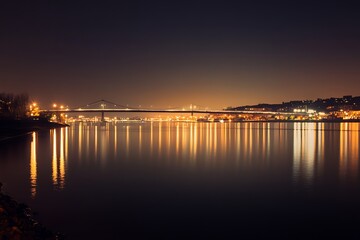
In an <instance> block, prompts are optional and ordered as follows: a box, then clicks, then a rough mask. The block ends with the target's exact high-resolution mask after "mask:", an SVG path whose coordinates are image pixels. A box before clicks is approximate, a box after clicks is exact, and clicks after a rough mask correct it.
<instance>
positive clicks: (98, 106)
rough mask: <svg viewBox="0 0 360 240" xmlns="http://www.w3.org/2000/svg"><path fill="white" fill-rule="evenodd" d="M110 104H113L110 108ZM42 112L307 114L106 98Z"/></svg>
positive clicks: (102, 115)
mask: <svg viewBox="0 0 360 240" xmlns="http://www.w3.org/2000/svg"><path fill="white" fill-rule="evenodd" d="M108 106H111V108H109V107H108ZM40 112H42V113H48V114H61V113H101V119H102V120H104V114H105V113H180V114H191V115H193V114H263V115H288V116H305V115H307V113H306V112H274V111H259V110H227V109H225V110H224V109H221V110H213V109H200V108H196V107H195V106H193V105H191V106H190V109H185V108H171V109H162V108H157V109H154V108H131V107H127V106H123V105H120V104H116V103H112V102H110V101H106V100H98V101H96V102H93V103H90V104H88V105H86V106H84V107H79V108H63V107H61V108H54V109H48V110H45V109H44V110H40Z"/></svg>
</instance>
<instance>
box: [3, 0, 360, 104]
mask: <svg viewBox="0 0 360 240" xmlns="http://www.w3.org/2000/svg"><path fill="white" fill-rule="evenodd" d="M8 2H11V3H6V4H5V3H4V2H2V3H1V6H0V9H1V10H0V92H12V93H21V92H27V93H28V94H29V95H30V97H31V99H32V100H36V101H39V102H40V104H41V105H43V106H45V107H47V106H48V105H50V104H51V103H53V102H58V103H60V102H61V103H65V104H67V105H69V106H73V107H75V106H81V105H84V104H87V103H90V102H93V101H96V100H98V99H107V100H110V101H113V102H116V103H120V104H123V105H126V104H128V105H129V106H138V105H141V106H142V107H148V106H150V105H152V106H155V107H169V106H178V107H183V106H188V105H189V104H191V103H193V104H197V105H200V106H204V107H210V108H222V107H227V106H239V105H244V104H257V103H264V102H267V103H280V102H282V101H288V100H298V99H299V100H300V99H316V98H318V97H321V98H326V97H331V96H334V97H341V96H343V95H360V92H359V89H360V81H359V77H360V14H359V12H360V8H359V7H357V6H356V5H351V4H348V3H345V1H326V2H325V1H324V2H322V1H282V2H279V1H232V2H226V1H127V2H126V1H114V2H106V1H97V2H92V1H24V2H21V1H8Z"/></svg>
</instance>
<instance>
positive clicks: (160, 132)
mask: <svg viewBox="0 0 360 240" xmlns="http://www.w3.org/2000/svg"><path fill="white" fill-rule="evenodd" d="M339 125H340V126H339V127H337V126H335V127H333V126H331V125H330V126H327V124H326V123H293V125H290V124H284V123H280V124H271V123H251V122H250V123H249V122H247V123H222V124H220V123H182V122H178V123H169V122H159V123H156V122H155V123H149V124H125V125H124V124H118V125H116V124H115V125H113V124H110V123H107V124H106V126H98V125H91V124H90V125H86V126H84V125H83V124H82V123H80V124H79V125H77V126H72V127H71V128H62V129H56V130H50V136H51V138H50V140H51V146H52V184H53V186H54V187H56V188H58V189H63V188H64V187H65V183H66V171H67V162H68V160H69V159H68V158H69V154H68V152H69V145H70V151H73V150H74V149H77V152H78V158H77V159H78V161H79V163H80V164H81V163H82V162H83V161H87V159H89V156H92V157H95V160H96V161H100V162H101V164H102V165H104V166H103V167H105V166H106V164H107V161H108V160H109V159H110V160H109V161H116V159H128V160H130V159H131V158H132V157H133V155H136V154H137V155H138V156H136V157H141V156H143V155H144V153H146V152H150V157H151V158H153V157H156V158H162V159H163V158H164V157H165V158H168V160H169V161H173V162H176V161H181V162H182V163H184V162H185V165H186V166H187V167H189V168H191V167H196V166H197V164H196V162H200V163H202V164H205V165H207V166H210V167H211V166H216V165H217V164H221V162H226V161H227V162H228V163H230V164H231V161H233V160H235V162H236V164H235V166H236V167H241V168H247V167H250V166H251V165H255V164H256V165H257V167H263V166H262V165H264V166H266V164H267V162H268V161H269V160H270V158H271V154H274V153H275V154H284V151H285V152H286V151H288V149H286V147H287V146H289V145H290V146H292V159H291V161H292V163H291V164H292V176H293V181H294V182H295V183H300V182H303V183H305V184H307V185H311V184H312V182H313V181H314V178H315V177H321V175H322V174H323V172H324V164H325V152H328V153H329V154H333V153H336V152H337V149H338V155H339V176H340V178H341V179H347V178H350V179H356V177H357V175H358V170H359V165H358V161H359V131H360V129H359V124H357V123H341V124H339ZM69 132H70V134H69ZM59 135H60V136H59ZM69 136H70V138H69ZM337 136H338V139H336V137H337ZM75 139H76V141H74V140H75ZM327 142H330V143H331V144H327ZM284 146H285V147H284ZM41 147H42V146H38V139H37V133H35V132H34V133H32V140H31V143H30V179H29V180H30V186H31V187H30V188H31V196H32V197H36V192H37V189H36V188H37V176H38V163H37V151H39V148H40V149H41ZM135 148H137V151H135ZM85 149H86V151H85ZM98 151H99V152H98ZM124 153H125V154H124ZM98 154H100V155H98ZM111 154H112V155H113V156H111V157H110V156H109V155H111ZM70 156H72V155H70ZM135 159H137V158H135ZM289 161H290V159H289Z"/></svg>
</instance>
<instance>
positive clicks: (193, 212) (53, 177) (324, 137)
mask: <svg viewBox="0 0 360 240" xmlns="http://www.w3.org/2000/svg"><path fill="white" fill-rule="evenodd" d="M359 131H360V124H359V123H167V122H162V123H161V122H156V123H118V124H107V125H106V126H100V125H94V124H88V125H85V124H80V125H79V124H77V125H72V126H71V127H70V128H63V129H57V130H49V131H45V132H38V133H33V134H32V135H29V136H28V137H25V138H22V139H18V140H16V141H11V142H8V143H1V145H0V181H1V182H3V183H4V187H5V191H6V192H7V193H8V194H10V195H12V196H13V197H14V198H16V199H17V200H18V201H21V202H25V203H27V204H28V205H30V206H31V207H32V208H33V210H34V211H36V212H37V213H38V215H37V218H38V219H39V220H40V221H41V222H42V223H44V224H45V225H46V226H47V227H49V228H50V229H53V230H55V231H61V232H63V233H65V234H66V235H67V236H68V239H154V238H156V239H164V238H165V239H175V238H177V239H209V237H212V238H215V239H216V238H217V239H328V238H329V237H333V238H338V239H359V238H360V230H359V225H360V177H359V156H360V153H359V138H360V136H359Z"/></svg>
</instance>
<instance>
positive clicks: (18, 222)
mask: <svg viewBox="0 0 360 240" xmlns="http://www.w3.org/2000/svg"><path fill="white" fill-rule="evenodd" d="M1 186H2V184H1V183H0V239H14V240H30V239H39V240H53V239H57V240H60V239H64V237H63V236H61V235H60V234H55V233H53V232H52V231H50V230H48V229H46V228H45V227H44V226H43V225H41V224H40V223H39V222H37V221H36V220H35V219H34V218H33V214H32V212H31V209H30V208H29V207H28V206H26V205H25V204H21V203H18V202H16V201H15V200H14V199H12V198H11V197H10V196H8V195H6V194H4V193H2V192H1Z"/></svg>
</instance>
